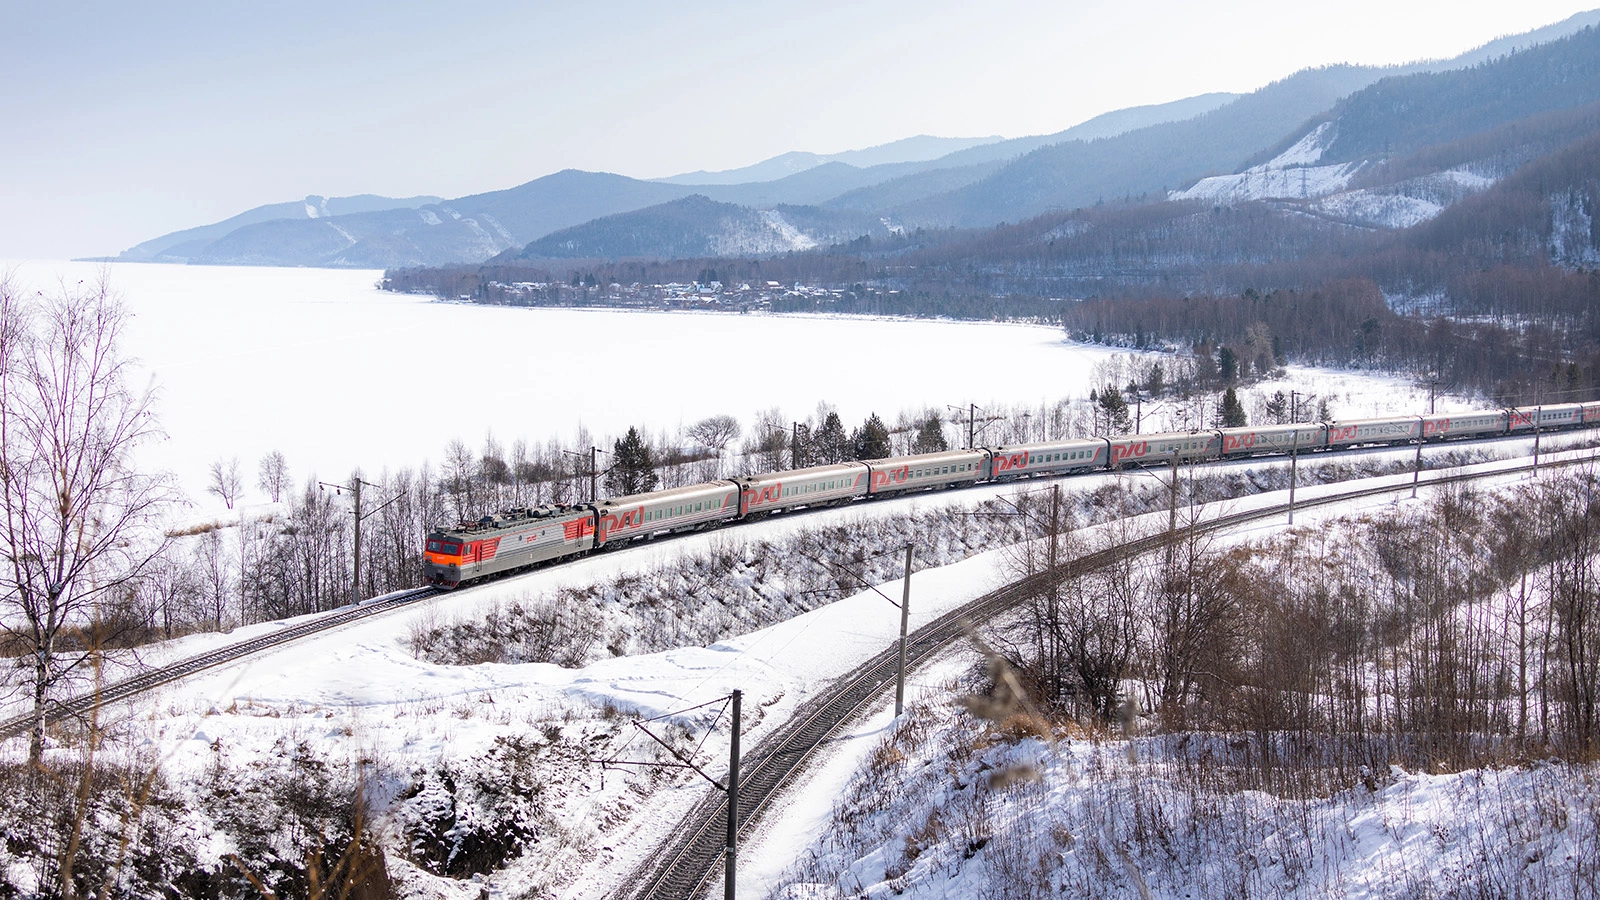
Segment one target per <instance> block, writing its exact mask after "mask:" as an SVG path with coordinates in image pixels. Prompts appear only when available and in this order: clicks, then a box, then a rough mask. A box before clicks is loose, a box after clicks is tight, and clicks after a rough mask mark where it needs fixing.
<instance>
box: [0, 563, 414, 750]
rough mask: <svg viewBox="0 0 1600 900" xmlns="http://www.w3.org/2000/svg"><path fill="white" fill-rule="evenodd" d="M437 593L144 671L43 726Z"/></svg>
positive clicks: (56, 707) (0, 737)
mask: <svg viewBox="0 0 1600 900" xmlns="http://www.w3.org/2000/svg"><path fill="white" fill-rule="evenodd" d="M437 593H439V589H438V588H431V587H422V588H415V589H413V590H409V591H406V592H404V593H401V594H396V595H395V596H392V597H389V598H386V599H384V600H379V601H376V602H373V603H367V604H364V605H361V606H348V607H345V608H343V609H339V610H335V611H333V612H331V613H329V614H327V615H324V616H318V617H317V618H315V619H311V620H309V621H306V622H301V623H300V624H298V625H292V626H290V627H288V628H284V629H282V630H280V631H274V632H273V633H271V634H264V635H261V636H260V637H255V638H251V639H250V640H247V641H240V642H239V643H237V644H229V645H228V646H226V647H218V648H217V649H215V650H212V651H210V652H208V653H201V654H198V655H195V656H191V657H189V658H188V659H183V660H179V661H178V662H175V663H173V664H172V665H170V666H163V667H161V668H159V669H151V670H149V671H147V672H141V673H139V674H138V675H134V676H132V677H130V678H127V679H124V680H122V681H117V682H113V683H111V684H108V685H106V686H104V687H101V688H99V689H97V690H95V691H92V692H90V693H87V694H80V695H78V696H76V697H71V698H69V699H66V700H62V701H59V702H54V703H51V704H50V705H49V706H47V707H46V708H45V721H47V722H50V721H55V720H58V719H65V718H80V717H83V716H87V715H89V714H90V713H92V712H94V711H95V710H96V709H99V708H101V707H103V706H107V705H109V704H112V703H117V702H120V701H123V700H128V699H131V698H133V697H135V696H137V695H139V694H142V693H144V692H145V691H149V690H154V689H155V688H158V687H160V686H161V685H164V684H170V683H172V682H174V681H178V680H179V679H183V678H188V677H189V676H190V675H194V674H196V673H199V672H203V671H205V670H206V669H210V668H213V667H215V666H220V665H223V664H225V663H230V662H235V661H237V660H240V659H243V658H244V657H246V656H249V655H251V654H253V653H260V652H261V651H263V650H270V649H271V648H273V647H278V646H282V645H283V644H288V643H291V642H293V641H297V640H299V639H300V638H303V637H306V636H308V635H312V634H317V633H319V632H323V631H327V630H329V629H332V628H338V627H341V626H343V625H348V624H350V623H351V622H356V621H359V620H361V619H365V618H367V617H368V616H375V615H378V614H379V613H385V612H388V611H390V610H392V609H394V608H396V607H398V606H403V605H405V604H407V603H410V602H412V601H414V600H421V599H422V598H424V597H431V596H433V595H434V594H437ZM33 721H34V718H33V713H31V712H29V713H25V714H23V715H20V716H15V717H13V718H10V719H7V720H5V721H3V722H0V741H4V740H10V739H11V738H14V737H21V736H22V735H24V734H27V733H28V730H29V729H30V728H32V727H33Z"/></svg>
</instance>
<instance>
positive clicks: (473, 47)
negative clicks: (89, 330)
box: [0, 0, 1594, 259]
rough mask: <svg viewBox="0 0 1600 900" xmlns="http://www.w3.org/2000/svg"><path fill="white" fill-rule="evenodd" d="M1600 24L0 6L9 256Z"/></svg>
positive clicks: (1537, 18)
mask: <svg viewBox="0 0 1600 900" xmlns="http://www.w3.org/2000/svg"><path fill="white" fill-rule="evenodd" d="M1593 4H1594V0H1576V2H1566V0H1519V2H1516V3H1510V2H1507V0H1449V2H1431V0H1430V2H1424V0H1381V2H1380V0H1345V2H1343V3H1338V4H1332V5H1330V4H1314V5H1313V4H1305V3H1298V2H1292V0H1288V2H1286V0H1274V2H1265V0H1215V2H1210V3H1195V2H1192V0H1159V2H1132V3H1106V2H1104V0H1096V2H1079V0H1056V2H1033V0H988V2H986V3H981V4H979V3H971V2H967V3H954V2H946V0H917V2H880V0H849V2H838V0H810V2H800V3H796V2H790V3H784V4H777V3H762V2H758V0H739V2H700V3H692V4H668V3H661V2H637V3H635V2H598V0H589V2H584V3H577V2H569V3H543V2H518V3H508V2H476V0H456V2H452V3H448V4H445V3H420V2H407V0H382V2H349V3H340V2H329V0H319V2H315V3H311V2H300V0H288V2H275V3H270V4H268V3H246V2H228V0H209V2H203V3H202V2H195V3H170V2H160V0H152V2H143V3H128V2H126V0H117V2H105V3H93V2H70V0H69V2H61V3H22V2H16V3H11V2H8V3H6V4H5V5H4V7H3V11H0V97H3V100H0V104H3V106H0V108H3V109H4V112H5V116H4V121H5V123H6V128H5V132H4V139H3V140H0V203H3V204H4V206H3V210H0V259H8V258H9V259H22V258H36V259H40V258H60V257H67V256H83V255H92V254H114V253H116V252H118V251H120V250H123V249H125V248H127V247H129V246H131V245H133V244H135V243H137V242H139V241H141V240H145V239H147V238H151V237H155V236H156V235H159V234H162V233H164V232H167V231H172V230H176V229H179V228H186V227H189V226H193V225H200V224H205V223H208V222H213V221H216V220H219V219H223V218H226V217H228V216H230V215H233V214H235V213H238V212H242V211H243V210H245V209H247V208H250V207H252V206H257V205H260V204H263V203H271V202H278V201H283V200H293V199H297V198H299V197H303V196H305V195H306V194H312V193H315V194H324V195H329V196H339V195H346V194H355V193H376V194H386V195H390V196H410V195H414V194H436V195H439V196H445V197H450V196H460V195H462V194H468V193H475V192H479V191H486V190H495V189H499V188H505V187H510V186H512V185H515V184H520V183H522V182H524V181H528V180H530V179H533V178H537V177H539V176H541V175H546V174H549V173H551V172H554V171H557V170H559V169H563V168H569V167H574V168H583V169H591V170H605V171H612V172H620V173H622V174H625V175H633V176H639V177H656V176H663V175H670V174H674V173H677V172H682V171H692V170H695V169H712V170H715V169H725V168H733V167H736V166H742V165H747V164H749V163H753V162H756V161H758V160H761V159H764V158H767V157H770V156H775V155H777V154H779V153H782V152H785V151H788V150H812V151H817V152H835V151H840V150H847V149H854V148H859V147H867V146H871V145H874V144H881V143H885V142H888V141H891V140H895V139H897V138H901V137H907V136H910V135H915V134H937V135H949V136H967V135H990V134H999V135H1004V136H1006V137H1015V136H1020V135H1025V134H1042V133H1049V132H1053V131H1058V130H1060V129H1062V128H1065V127H1067V126H1069V125H1072V124H1075V123H1077V122H1080V121H1082V120H1084V119H1086V118H1089V117H1090V116H1093V115H1096V114H1098V113H1102V112H1105V111H1107V110H1112V109H1118V108H1121V107H1126V106H1133V105H1138V104H1145V103H1158V102H1163V101H1167V100H1174V99H1177V98H1180V97H1186V96H1191V95H1194V94H1199V93H1204V92H1208V91H1236V92H1244V91H1249V90H1252V89H1254V88H1257V87H1260V86H1261V85H1263V84H1265V83H1267V82H1270V81H1272V80H1275V79H1277V78H1281V77H1283V76H1285V75H1288V74H1290V73H1291V72H1293V71H1295V70H1297V69H1301V68H1304V67H1307V66H1315V65H1322V64H1327V63H1338V62H1354V63H1373V64H1383V63H1396V62H1405V61H1410V60H1414V59H1420V58H1436V57H1446V56H1453V55H1455V54H1457V53H1460V52H1462V51H1465V50H1468V49H1470V48H1472V47H1475V46H1478V45H1480V44H1483V43H1485V42H1487V41H1489V40H1492V39H1493V38H1495V37H1499V36H1501V35H1505V34H1511V33H1515V32H1521V31H1527V30H1530V29H1532V28H1536V27H1539V26H1541V25H1546V24H1550V23H1552V22H1555V21H1558V20H1560V19H1564V18H1566V17H1567V16H1569V15H1571V14H1573V13H1575V12H1579V11H1582V10H1583V9H1585V8H1588V7H1590V6H1592V5H1593Z"/></svg>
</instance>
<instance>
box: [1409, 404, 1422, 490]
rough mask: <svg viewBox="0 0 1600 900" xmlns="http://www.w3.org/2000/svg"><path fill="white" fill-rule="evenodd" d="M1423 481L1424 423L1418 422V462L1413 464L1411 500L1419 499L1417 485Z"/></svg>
mask: <svg viewBox="0 0 1600 900" xmlns="http://www.w3.org/2000/svg"><path fill="white" fill-rule="evenodd" d="M1421 481H1422V421H1421V420H1420V419H1419V420H1418V421H1417V460H1416V462H1414V463H1412V464H1411V499H1413V500H1415V499H1417V484H1418V483H1419V482H1421Z"/></svg>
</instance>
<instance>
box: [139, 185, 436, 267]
mask: <svg viewBox="0 0 1600 900" xmlns="http://www.w3.org/2000/svg"><path fill="white" fill-rule="evenodd" d="M438 201H439V198H438V197H407V198H405V199H402V200H397V199H394V198H392V197H379V196H376V195H373V194H358V195H356V196H354V197H323V196H319V195H316V194H313V195H311V196H308V197H306V199H304V200H294V201H290V202H288V203H272V204H268V205H266V206H258V207H256V208H255V209H251V210H246V211H245V212H242V213H240V214H238V215H236V216H233V217H231V218H227V219H223V220H222V221H221V222H216V223H213V224H211V225H201V226H199V227H196V228H186V229H184V230H183V231H174V232H172V233H171V234H164V235H162V236H161V237H158V238H152V239H150V240H148V241H145V242H144V243H142V244H137V245H135V246H133V247H130V248H128V249H127V250H124V251H122V253H121V254H120V255H118V257H117V259H118V260H120V261H123V262H178V263H182V262H188V261H189V260H190V259H195V258H198V257H199V256H201V255H202V254H203V252H204V250H205V248H206V247H207V246H208V245H210V244H211V243H213V242H215V241H217V240H219V239H221V238H223V237H225V236H226V235H228V234H229V233H230V232H233V231H235V230H237V229H239V228H242V227H244V226H246V225H254V224H256V223H259V222H270V221H273V220H277V219H302V220H304V219H327V218H329V217H331V216H338V215H347V214H350V213H363V212H376V211H381V210H390V209H415V208H417V207H419V206H425V205H427V204H429V203H437V202H438Z"/></svg>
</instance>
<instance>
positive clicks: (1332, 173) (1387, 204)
mask: <svg viewBox="0 0 1600 900" xmlns="http://www.w3.org/2000/svg"><path fill="white" fill-rule="evenodd" d="M1337 128H1338V122H1337V120H1335V121H1330V122H1323V123H1322V124H1320V125H1317V126H1316V127H1314V128H1312V129H1311V130H1310V131H1308V132H1307V133H1306V134H1305V135H1304V136H1303V137H1301V138H1300V139H1299V140H1298V141H1296V142H1295V143H1294V144H1293V145H1292V146H1291V147H1289V149H1287V150H1285V151H1283V152H1282V153H1280V154H1278V155H1277V156H1276V157H1273V158H1272V159H1271V160H1270V161H1268V162H1265V163H1262V164H1261V165H1258V166H1251V167H1250V168H1248V169H1245V170H1244V171H1242V172H1239V173H1238V174H1234V175H1216V176H1212V177H1210V178H1202V179H1200V180H1199V181H1198V182H1196V183H1195V184H1194V185H1192V186H1190V187H1188V188H1186V189H1184V190H1180V191H1173V192H1171V193H1170V194H1168V196H1167V199H1169V200H1200V201H1205V202H1209V203H1214V204H1230V203H1244V202H1246V201H1251V200H1266V201H1281V202H1283V203H1285V204H1287V205H1290V206H1291V207H1292V208H1298V209H1303V210H1304V211H1306V212H1308V213H1311V214H1313V215H1317V216H1321V217H1326V218H1329V219H1335V220H1337V221H1341V222H1348V223H1350V224H1353V225H1362V226H1367V227H1373V228H1383V229H1391V230H1392V229H1399V228H1410V227H1411V226H1413V225H1419V224H1421V223H1423V222H1426V221H1428V220H1429V219H1432V218H1434V217H1435V216H1437V215H1439V213H1441V212H1443V211H1444V210H1445V209H1446V208H1447V207H1449V206H1450V205H1451V204H1453V203H1456V202H1459V201H1460V200H1461V199H1463V198H1465V197H1467V196H1468V195H1471V194H1474V193H1478V192H1479V191H1483V190H1487V189H1488V188H1489V187H1491V186H1493V185H1494V183H1495V181H1496V180H1497V178H1498V177H1499V176H1500V175H1503V174H1504V169H1505V167H1506V163H1505V161H1503V160H1502V161H1499V165H1498V166H1496V165H1490V164H1484V165H1469V166H1458V167H1456V168H1452V169H1447V170H1444V171H1440V172H1436V173H1434V174H1430V175H1423V176H1419V177H1416V178H1409V179H1405V180H1402V181H1399V182H1395V183H1391V184H1384V185H1381V186H1378V187H1363V188H1355V189H1351V188H1350V184H1351V182H1352V180H1353V179H1355V177H1356V175H1357V174H1358V173H1360V172H1362V171H1364V170H1366V169H1367V168H1368V167H1369V166H1370V165H1372V164H1373V162H1374V161H1373V160H1357V161H1355V162H1346V163H1336V164H1332V165H1320V166H1319V165H1317V164H1316V163H1317V162H1318V160H1320V159H1321V158H1322V155H1323V153H1324V151H1325V150H1326V149H1327V147H1328V146H1329V145H1331V144H1332V143H1333V140H1334V138H1335V137H1336V136H1337V133H1338V132H1337Z"/></svg>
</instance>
